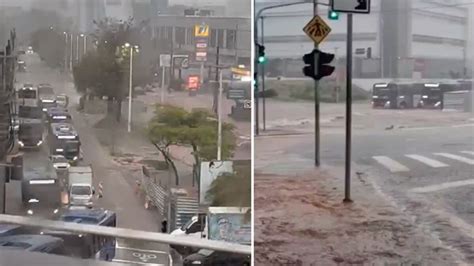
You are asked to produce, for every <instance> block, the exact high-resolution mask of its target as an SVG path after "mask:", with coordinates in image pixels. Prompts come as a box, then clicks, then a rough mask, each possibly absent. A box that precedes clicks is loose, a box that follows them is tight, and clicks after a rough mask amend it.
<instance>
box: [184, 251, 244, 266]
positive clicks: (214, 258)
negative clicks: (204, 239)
mask: <svg viewBox="0 0 474 266" xmlns="http://www.w3.org/2000/svg"><path fill="white" fill-rule="evenodd" d="M183 265H184V266H191V265H227V266H247V265H248V266H250V256H249V255H242V254H235V253H228V252H222V251H214V250H209V249H201V250H199V251H198V252H197V253H194V254H191V255H189V256H187V257H186V258H184V260H183Z"/></svg>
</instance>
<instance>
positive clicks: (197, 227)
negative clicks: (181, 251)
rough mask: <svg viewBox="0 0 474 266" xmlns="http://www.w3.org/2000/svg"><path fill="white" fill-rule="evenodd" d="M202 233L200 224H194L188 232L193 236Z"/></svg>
mask: <svg viewBox="0 0 474 266" xmlns="http://www.w3.org/2000/svg"><path fill="white" fill-rule="evenodd" d="M200 231H201V225H200V224H199V223H194V224H193V225H191V227H189V228H188V229H187V230H186V233H187V234H193V233H197V232H200Z"/></svg>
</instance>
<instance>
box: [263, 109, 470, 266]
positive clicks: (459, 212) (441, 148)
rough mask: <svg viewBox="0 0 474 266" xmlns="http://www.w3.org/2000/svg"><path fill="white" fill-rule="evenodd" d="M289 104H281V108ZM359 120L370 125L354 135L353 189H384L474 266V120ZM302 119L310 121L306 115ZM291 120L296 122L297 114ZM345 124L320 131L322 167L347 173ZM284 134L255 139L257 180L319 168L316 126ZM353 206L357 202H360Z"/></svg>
mask: <svg viewBox="0 0 474 266" xmlns="http://www.w3.org/2000/svg"><path fill="white" fill-rule="evenodd" d="M275 104H276V103H275ZM285 104H286V103H281V105H282V106H280V108H285V107H283V106H284V105H285ZM288 105H291V104H288ZM326 108H327V107H326ZM334 108H335V107H334ZM341 109H342V108H341ZM287 110H288V109H287ZM355 110H357V109H355ZM359 110H360V109H359ZM289 112H291V111H289ZM359 112H360V111H359ZM360 113H362V114H363V120H362V118H359V117H356V118H355V119H360V120H359V121H371V122H370V124H369V123H365V124H363V126H361V127H359V128H356V129H355V130H354V132H353V138H352V143H353V145H352V168H353V169H352V170H353V176H352V179H353V181H352V182H362V181H363V180H370V181H372V182H373V185H374V186H375V187H376V189H377V190H379V191H380V192H382V193H384V195H385V196H386V197H387V198H389V199H390V200H391V201H392V202H394V203H395V204H397V205H398V206H399V207H400V208H401V209H402V210H403V211H406V212H408V213H409V214H410V215H412V216H414V217H415V219H416V222H417V223H418V224H419V225H420V226H422V227H426V228H427V230H428V232H429V233H430V234H432V235H433V237H435V238H439V239H440V240H441V241H443V242H444V243H445V244H446V245H448V246H451V247H454V248H455V249H457V250H459V251H460V252H462V253H463V254H464V255H465V256H466V261H468V262H469V263H473V262H474V205H473V204H472V199H473V196H472V195H473V194H472V193H473V191H474V175H473V170H474V124H473V123H472V121H471V122H469V119H468V117H469V114H457V113H450V114H447V113H442V112H439V111H436V110H432V111H431V112H428V111H427V110H421V111H417V110H404V111H397V110H383V111H382V110H374V111H371V109H369V108H365V109H364V111H361V112H360ZM381 114H382V115H381ZM299 115H300V117H301V118H302V119H304V118H306V119H310V118H309V116H308V115H307V114H304V113H299ZM284 116H285V114H280V117H278V118H274V119H282V117H283V118H284ZM291 116H292V117H296V116H297V112H295V113H293V114H291ZM391 117H393V119H391ZM402 117H404V118H403V119H402ZM450 117H451V119H449V118H450ZM393 120H396V121H397V122H393ZM342 121H344V119H342ZM436 121H437V123H435V122H436ZM400 124H402V125H409V126H406V127H399V126H398V125H400ZM342 125H343V123H340V124H337V123H333V124H331V123H330V122H329V123H327V124H326V125H325V126H323V127H322V129H321V163H322V165H323V167H325V166H330V167H336V168H339V169H342V168H343V167H344V158H345V157H344V156H345V153H344V149H345V135H344V128H343V126H342ZM390 125H394V126H393V127H392V126H390ZM282 128H284V129H286V130H287V131H288V132H289V133H288V135H271V134H267V135H263V136H260V137H257V138H256V142H255V154H256V162H255V164H256V165H255V171H256V172H257V173H273V174H287V175H294V174H295V173H303V172H305V171H309V170H311V169H313V168H314V166H313V165H314V135H313V134H312V132H311V127H307V126H306V125H300V126H297V125H292V126H291V127H288V126H287V127H282ZM295 132H297V133H298V134H297V133H295ZM275 142H278V143H279V145H278V146H276V145H274V144H275ZM342 187H343V183H342V182H341V188H342ZM256 193H257V192H256ZM353 199H354V200H355V201H357V195H353Z"/></svg>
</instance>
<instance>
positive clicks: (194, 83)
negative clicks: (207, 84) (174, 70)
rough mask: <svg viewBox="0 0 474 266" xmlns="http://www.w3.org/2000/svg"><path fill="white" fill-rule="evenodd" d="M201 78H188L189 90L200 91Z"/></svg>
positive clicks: (193, 76) (194, 76)
mask: <svg viewBox="0 0 474 266" xmlns="http://www.w3.org/2000/svg"><path fill="white" fill-rule="evenodd" d="M199 84H200V83H199V76H196V75H192V76H189V77H188V89H189V90H198V89H199Z"/></svg>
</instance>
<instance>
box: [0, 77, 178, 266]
mask: <svg viewBox="0 0 474 266" xmlns="http://www.w3.org/2000/svg"><path fill="white" fill-rule="evenodd" d="M16 104H17V106H16V109H17V119H18V121H17V128H16V131H17V137H18V144H19V146H20V149H22V150H24V151H27V152H28V151H30V150H34V151H36V150H38V149H42V148H44V149H45V150H47V151H48V152H47V153H48V155H49V158H48V159H47V162H46V163H45V164H44V167H35V168H34V169H28V170H27V171H24V173H23V178H22V181H21V183H22V186H21V187H22V189H21V190H22V201H23V205H24V209H25V210H26V213H25V214H26V215H28V216H35V217H39V218H46V219H50V220H56V221H63V222H67V223H70V222H73V223H79V224H90V225H98V226H109V227H116V225H117V215H116V213H115V212H113V211H110V210H106V209H103V208H97V207H96V206H94V204H93V198H94V197H93V195H94V194H95V189H94V187H93V185H92V182H93V172H92V167H91V166H87V165H79V164H80V160H81V159H82V158H81V157H82V153H81V150H80V145H81V144H80V140H79V135H78V133H77V132H76V130H75V129H74V126H73V123H72V117H71V115H70V114H69V113H68V110H67V106H68V98H67V96H65V95H56V94H55V93H54V90H53V88H52V86H51V85H50V84H39V85H38V86H33V84H24V85H23V87H21V88H20V89H18V90H17V94H16ZM44 145H47V147H44ZM34 151H33V152H34ZM2 228H3V229H2ZM13 246H15V247H16V248H17V249H22V250H25V251H35V252H43V253H49V254H56V255H66V256H69V257H75V258H81V259H96V260H102V261H114V262H115V261H116V262H123V263H127V264H129V265H137V264H143V261H144V257H143V256H142V255H143V254H147V256H146V257H147V261H148V263H153V262H159V263H155V264H150V265H173V259H172V257H171V255H170V254H169V253H168V252H165V251H160V250H155V251H151V250H146V251H144V250H141V249H136V248H130V247H118V245H117V239H116V238H114V237H110V236H102V235H95V234H77V233H71V232H63V231H55V230H45V229H42V228H32V227H26V226H13V225H5V224H0V248H2V247H5V248H11V247H13ZM137 254H139V255H140V256H138V257H137Z"/></svg>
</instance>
